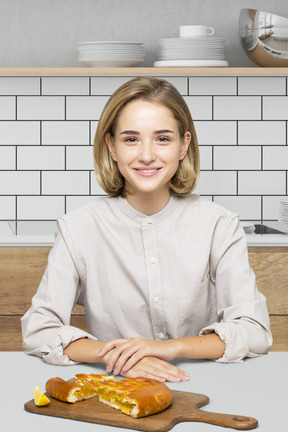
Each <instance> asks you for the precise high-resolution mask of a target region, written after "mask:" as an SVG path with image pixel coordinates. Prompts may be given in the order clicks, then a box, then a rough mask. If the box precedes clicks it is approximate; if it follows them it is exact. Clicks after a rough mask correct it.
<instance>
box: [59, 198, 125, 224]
mask: <svg viewBox="0 0 288 432" xmlns="http://www.w3.org/2000/svg"><path fill="white" fill-rule="evenodd" d="M116 202H117V198H110V197H107V196H102V197H95V199H93V200H92V201H89V202H87V203H86V204H84V205H82V206H80V207H77V208H75V209H73V210H72V211H70V212H68V213H66V214H65V215H63V216H61V217H60V218H59V219H58V224H59V225H60V226H61V227H63V226H66V227H68V226H69V227H70V228H71V229H73V230H74V229H76V230H77V228H79V229H80V227H81V230H82V231H83V230H84V227H85V226H86V227H87V226H91V223H92V225H95V224H96V225H97V223H98V222H99V223H100V222H101V221H102V222H103V221H105V220H106V219H111V218H113V215H115V214H117V207H118V206H117V205H116ZM113 209H114V210H113Z"/></svg>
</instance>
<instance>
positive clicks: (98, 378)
mask: <svg viewBox="0 0 288 432" xmlns="http://www.w3.org/2000/svg"><path fill="white" fill-rule="evenodd" d="M65 384H66V386H65ZM73 386H75V388H76V387H78V388H79V390H75V391H74V390H73V391H72V394H70V392H71V390H72V388H74V387H73ZM68 388H69V390H68ZM70 388H71V389H70ZM91 388H92V389H93V391H94V395H93V391H92V390H91ZM86 389H87V395H86V397H84V396H83V395H84V394H85V392H86ZM46 391H47V392H48V393H49V394H50V395H51V396H53V397H55V398H57V399H60V400H63V401H66V402H72V403H74V402H77V401H78V400H83V399H88V398H89V397H93V396H95V395H97V396H98V398H99V401H101V402H103V403H105V404H107V405H109V406H111V407H113V408H116V409H118V410H120V411H122V413H124V414H127V415H130V416H132V417H134V418H139V417H145V416H149V415H152V414H156V413H158V412H161V411H163V410H164V409H166V408H167V407H168V406H169V405H170V404H171V403H172V392H171V390H170V389H169V388H168V387H167V386H166V385H165V384H164V383H161V382H160V381H157V380H154V379H151V378H142V377H138V378H124V379H121V380H119V379H116V378H115V377H114V376H109V375H105V374H89V375H87V374H77V375H75V379H72V380H69V381H64V380H62V379H61V378H51V379H50V380H49V381H47V383H46ZM68 394H69V396H68V397H67V395H68ZM77 398H78V399H77ZM75 399H76V400H75Z"/></svg>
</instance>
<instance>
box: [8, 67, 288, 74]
mask: <svg viewBox="0 0 288 432" xmlns="http://www.w3.org/2000/svg"><path fill="white" fill-rule="evenodd" d="M0 75H2V76H3V75H4V76H5V75H9V76H11V75H66V76H67V75H89V76H91V75H102V76H103V75H132V76H136V75H185V76H187V75H226V76H227V75H288V68H287V67H286V68H279V67H276V68H272V67H269V68H262V67H235V68H233V67H231V68H229V67H228V68H221V67H218V68H189V67H179V68H172V67H171V68H156V67H142V68H140V67H139V68H137V67H135V68H105V67H103V68H86V67H75V68H73V67H72V68H71V67H39V68H37V67H35V68H0Z"/></svg>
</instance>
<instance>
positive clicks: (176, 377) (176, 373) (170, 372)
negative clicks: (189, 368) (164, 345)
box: [148, 359, 189, 382]
mask: <svg viewBox="0 0 288 432" xmlns="http://www.w3.org/2000/svg"><path fill="white" fill-rule="evenodd" d="M148 370H149V372H151V373H153V374H155V375H156V376H160V377H162V378H164V379H165V381H170V382H180V381H188V380H189V375H188V374H187V373H186V372H184V371H182V370H181V369H179V368H177V367H176V366H173V365H171V364H170V363H168V362H166V361H163V360H159V359H157V361H155V360H153V361H152V362H151V364H150V365H148Z"/></svg>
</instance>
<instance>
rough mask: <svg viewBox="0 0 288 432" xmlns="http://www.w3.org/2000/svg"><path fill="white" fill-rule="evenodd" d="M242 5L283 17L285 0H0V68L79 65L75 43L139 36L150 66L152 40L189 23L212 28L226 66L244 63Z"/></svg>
mask: <svg viewBox="0 0 288 432" xmlns="http://www.w3.org/2000/svg"><path fill="white" fill-rule="evenodd" d="M242 8H254V9H260V10H262V11H263V10H264V11H267V12H271V13H274V14H277V15H282V16H284V17H285V16H286V17H288V10H287V0H273V2H272V1H271V0H237V1H235V0H234V1H233V0H180V1H178V0H145V1H143V0H61V1H59V0H0V67H13V66H14V67H37V66H79V65H80V63H79V62H78V55H77V43H78V42H81V41H90V40H136V41H142V42H144V43H145V47H146V51H147V54H146V59H145V63H143V65H144V66H147V65H148V66H152V65H153V62H154V61H155V60H157V46H156V45H157V41H158V40H159V39H160V38H167V37H178V36H179V26H180V25H189V24H205V25H208V26H212V27H214V28H215V37H219V38H224V39H225V41H226V51H225V53H226V58H227V60H228V62H229V64H230V66H250V65H253V63H252V62H251V61H250V60H249V58H248V57H247V56H246V54H245V53H244V51H243V50H242V48H241V45H240V41H239V36H238V20H239V12H240V10H241V9H242Z"/></svg>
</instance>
